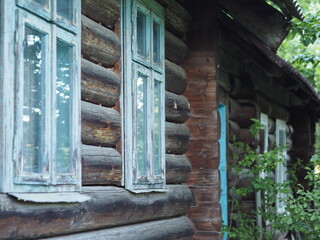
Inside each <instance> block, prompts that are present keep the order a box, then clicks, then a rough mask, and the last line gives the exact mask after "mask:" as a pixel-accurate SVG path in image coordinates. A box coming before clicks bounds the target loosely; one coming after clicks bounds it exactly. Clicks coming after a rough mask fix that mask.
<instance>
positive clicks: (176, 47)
mask: <svg viewBox="0 0 320 240" xmlns="http://www.w3.org/2000/svg"><path fill="white" fill-rule="evenodd" d="M165 46H166V47H165V48H166V49H165V56H166V59H168V60H170V61H171V62H174V63H176V64H178V65H179V64H181V63H182V62H183V60H184V59H185V57H186V56H187V53H188V48H187V45H186V44H185V43H184V42H183V41H182V40H181V39H179V38H178V37H176V36H174V35H173V34H172V33H170V32H168V31H165Z"/></svg>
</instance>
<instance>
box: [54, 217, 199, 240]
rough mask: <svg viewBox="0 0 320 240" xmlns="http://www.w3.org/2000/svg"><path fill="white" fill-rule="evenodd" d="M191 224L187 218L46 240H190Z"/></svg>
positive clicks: (192, 232)
mask: <svg viewBox="0 0 320 240" xmlns="http://www.w3.org/2000/svg"><path fill="white" fill-rule="evenodd" d="M193 234H194V229H193V224H192V222H191V221H190V220H189V219H188V218H187V217H178V218H174V219H167V220H160V221H152V222H147V223H141V224H134V225H129V226H123V227H116V228H109V229H104V230H97V231H92V232H87V233H78V234H73V235H68V236H62V237H54V238H48V240H73V239H77V240H88V239H94V240H121V239H125V240H137V239H139V240H151V239H152V240H163V239H175V240H192V236H193Z"/></svg>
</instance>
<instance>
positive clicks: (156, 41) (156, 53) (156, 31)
mask: <svg viewBox="0 0 320 240" xmlns="http://www.w3.org/2000/svg"><path fill="white" fill-rule="evenodd" d="M153 62H154V63H156V64H160V25H159V24H158V23H157V22H153Z"/></svg>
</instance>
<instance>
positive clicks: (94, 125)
mask: <svg viewBox="0 0 320 240" xmlns="http://www.w3.org/2000/svg"><path fill="white" fill-rule="evenodd" d="M81 119H82V121H81V139H82V143H84V144H89V145H97V146H105V147H114V146H115V145H116V144H117V142H118V141H119V139H120V136H121V122H120V114H119V113H118V112H117V111H116V110H114V109H111V108H106V107H101V106H98V105H95V104H92V103H88V102H83V101H82V102H81Z"/></svg>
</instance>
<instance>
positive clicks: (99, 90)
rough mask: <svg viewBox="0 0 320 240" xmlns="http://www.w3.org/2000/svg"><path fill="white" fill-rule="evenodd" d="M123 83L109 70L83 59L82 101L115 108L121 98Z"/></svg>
mask: <svg viewBox="0 0 320 240" xmlns="http://www.w3.org/2000/svg"><path fill="white" fill-rule="evenodd" d="M120 87H121V81H120V78H119V77H118V75H116V74H115V73H114V72H112V71H111V70H109V69H106V68H104V67H101V66H99V65H97V64H94V63H92V62H90V61H88V60H86V59H83V58H82V59H81V99H82V100H84V101H87V102H91V103H95V104H101V105H103V106H106V107H114V106H115V104H116V102H117V101H118V100H119V97H120Z"/></svg>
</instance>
